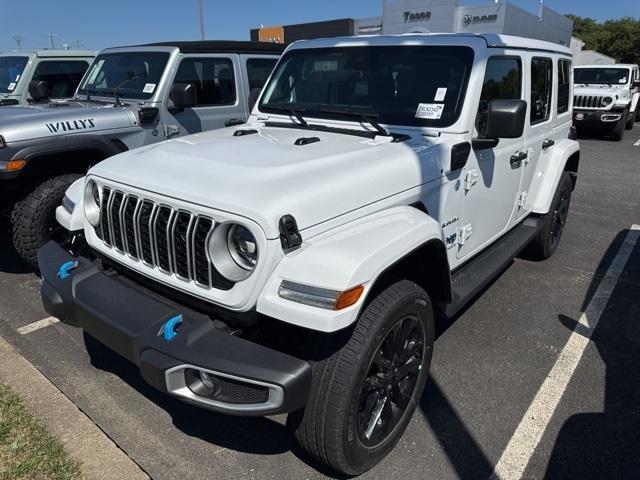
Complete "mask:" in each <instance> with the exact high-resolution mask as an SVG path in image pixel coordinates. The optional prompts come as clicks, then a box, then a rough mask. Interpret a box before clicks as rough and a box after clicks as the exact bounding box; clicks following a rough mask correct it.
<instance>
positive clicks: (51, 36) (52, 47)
mask: <svg viewBox="0 0 640 480" xmlns="http://www.w3.org/2000/svg"><path fill="white" fill-rule="evenodd" d="M44 36H45V37H49V41H50V42H51V49H52V50H53V49H55V48H56V46H55V44H54V43H53V37H59V36H60V35H58V34H57V33H45V34H44Z"/></svg>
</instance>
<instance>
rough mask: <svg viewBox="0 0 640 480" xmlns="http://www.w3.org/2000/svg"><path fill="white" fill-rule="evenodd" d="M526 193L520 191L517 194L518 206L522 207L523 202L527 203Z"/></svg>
mask: <svg viewBox="0 0 640 480" xmlns="http://www.w3.org/2000/svg"><path fill="white" fill-rule="evenodd" d="M527 195H528V194H527V192H521V193H520V195H518V207H520V208H522V207H524V204H525V203H527Z"/></svg>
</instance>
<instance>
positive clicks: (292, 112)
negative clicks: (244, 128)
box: [264, 105, 309, 127]
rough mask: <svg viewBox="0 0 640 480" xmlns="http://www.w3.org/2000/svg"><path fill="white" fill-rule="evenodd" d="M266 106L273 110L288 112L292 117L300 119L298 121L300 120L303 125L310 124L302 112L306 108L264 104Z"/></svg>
mask: <svg viewBox="0 0 640 480" xmlns="http://www.w3.org/2000/svg"><path fill="white" fill-rule="evenodd" d="M264 107H265V108H270V109H271V110H276V111H278V112H284V113H287V114H289V116H290V117H295V119H296V120H298V122H300V125H302V126H303V127H308V126H309V124H308V123H307V121H306V120H305V119H304V117H303V116H302V115H301V113H300V112H304V111H305V109H304V108H290V107H282V106H280V105H264Z"/></svg>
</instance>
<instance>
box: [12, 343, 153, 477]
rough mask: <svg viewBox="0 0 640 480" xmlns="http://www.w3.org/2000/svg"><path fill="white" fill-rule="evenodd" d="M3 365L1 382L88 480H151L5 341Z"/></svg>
mask: <svg viewBox="0 0 640 480" xmlns="http://www.w3.org/2000/svg"><path fill="white" fill-rule="evenodd" d="M0 365H2V368H0V382H3V383H4V384H6V385H7V386H8V387H9V388H11V389H12V390H13V391H14V392H15V393H16V394H18V395H19V396H20V397H21V398H22V400H23V402H24V404H25V405H26V406H27V408H28V409H29V410H30V411H31V412H32V413H33V414H34V415H35V416H36V417H37V418H38V419H40V420H41V421H42V422H43V423H44V424H45V425H46V426H47V428H48V429H49V431H50V432H51V433H52V434H53V435H54V436H56V437H57V438H58V439H60V441H61V442H62V443H63V444H64V446H65V448H66V450H67V451H68V452H69V454H70V455H71V456H72V457H73V458H74V459H75V460H78V461H79V462H81V463H82V466H81V468H82V472H83V474H84V475H85V476H86V477H87V478H91V479H94V478H95V479H105V480H111V479H113V480H121V479H124V478H126V479H127V480H148V479H149V476H148V475H147V474H146V473H144V471H143V470H142V469H141V468H140V467H139V466H138V465H137V464H136V463H135V462H134V461H133V460H131V459H130V458H129V457H128V456H127V455H126V454H125V453H124V452H123V451H122V450H120V448H118V446H117V445H116V444H115V443H114V442H113V441H112V440H111V439H110V438H109V437H108V436H107V435H106V434H105V433H104V432H103V431H102V430H100V429H99V428H98V427H97V426H96V425H95V424H94V423H93V422H92V421H91V419H90V418H89V417H88V416H86V415H85V414H84V413H83V412H82V411H80V410H79V409H78V407H76V405H75V404H74V403H73V402H72V401H71V400H69V399H68V398H67V397H66V396H65V395H64V394H63V393H62V392H61V391H60V390H58V388H57V387H56V386H55V385H54V384H53V383H51V382H50V381H49V380H48V379H47V378H46V377H45V376H44V375H42V374H41V373H40V372H39V371H38V370H37V369H36V368H35V367H34V366H33V365H31V364H30V363H29V362H28V361H27V360H26V359H25V358H24V357H23V356H22V355H20V353H18V352H17V351H16V350H15V349H14V348H13V347H12V346H11V345H9V344H8V343H7V342H6V341H5V340H4V339H2V338H1V337H0Z"/></svg>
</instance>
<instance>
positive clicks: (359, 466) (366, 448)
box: [287, 280, 435, 475]
mask: <svg viewBox="0 0 640 480" xmlns="http://www.w3.org/2000/svg"><path fill="white" fill-rule="evenodd" d="M434 328H435V327H434V317H433V310H432V308H431V302H430V300H429V297H428V295H427V294H426V292H425V291H424V290H423V289H422V288H420V287H419V286H418V285H417V284H415V283H413V282H410V281H408V280H401V281H398V282H397V283H394V284H392V285H390V286H389V287H387V288H386V289H385V290H383V291H382V292H381V293H380V294H379V295H377V296H376V297H375V298H374V299H373V300H372V301H371V303H369V305H368V306H367V307H366V308H365V309H364V311H363V312H362V313H361V315H360V317H359V319H358V321H357V322H356V325H355V328H354V329H353V331H352V333H351V335H350V337H349V338H348V340H347V341H346V343H345V342H344V341H343V342H342V343H341V345H343V346H341V347H340V348H338V349H337V351H335V352H334V353H333V354H332V355H331V356H329V358H326V359H324V360H321V361H318V362H316V363H315V364H314V365H313V382H312V387H311V391H310V394H309V400H308V402H307V405H306V407H305V408H304V409H302V410H299V411H297V412H294V413H292V414H290V415H289V418H288V420H287V425H288V426H289V428H291V429H293V431H294V435H295V438H296V441H297V442H298V444H299V445H300V446H301V447H302V448H303V449H304V450H306V451H307V452H308V453H309V454H310V455H311V456H312V457H314V458H315V459H317V460H318V461H320V462H322V463H324V464H326V465H327V466H329V467H330V468H332V469H333V470H335V471H336V472H339V473H341V474H346V475H358V474H361V473H363V472H365V471H367V470H369V469H370V468H372V467H373V466H374V465H376V464H377V463H378V462H380V460H382V459H383V458H384V457H385V456H386V455H387V454H388V453H389V452H390V451H391V450H392V449H393V447H394V446H395V445H396V443H397V442H398V440H399V439H400V437H401V436H402V434H403V432H404V430H405V429H406V427H407V424H408V423H409V421H410V420H411V417H412V415H413V413H414V411H415V409H416V407H417V405H418V402H419V400H420V396H421V395H422V391H423V390H424V386H425V383H426V381H427V377H428V373H429V366H430V364H431V356H432V352H433V341H434ZM395 335H398V336H401V338H404V341H398V345H403V346H404V348H403V349H400V350H401V351H402V355H397V356H396V355H392V353H393V348H392V345H394V344H395V341H396V339H397V337H395ZM405 335H406V337H405ZM418 339H422V340H418ZM395 353H396V354H397V353H398V352H397V351H396V352H395ZM409 354H410V356H409V357H406V355H409ZM399 357H405V358H408V359H407V360H406V362H405V363H402V361H400V360H399ZM390 358H392V359H393V360H389V359H390ZM398 365H400V366H401V370H400V372H402V370H404V373H407V372H409V373H407V375H406V376H402V373H396V372H398V368H397V366H398ZM394 369H395V371H394ZM383 372H384V373H383ZM400 376H402V378H401V379H400V380H398V379H399V378H400ZM392 384H393V385H395V386H390V385H392ZM385 398H386V399H387V400H384V399H385ZM380 405H382V408H381V410H380V413H379V414H376V408H375V407H378V406H380ZM394 405H395V406H396V410H394V409H393V406H394ZM360 410H362V412H361V413H359V412H360ZM369 413H371V415H369ZM376 415H377V417H376V418H379V419H380V420H379V422H378V421H374V420H375V418H374V417H375V416H376ZM371 427H372V428H371Z"/></svg>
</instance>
